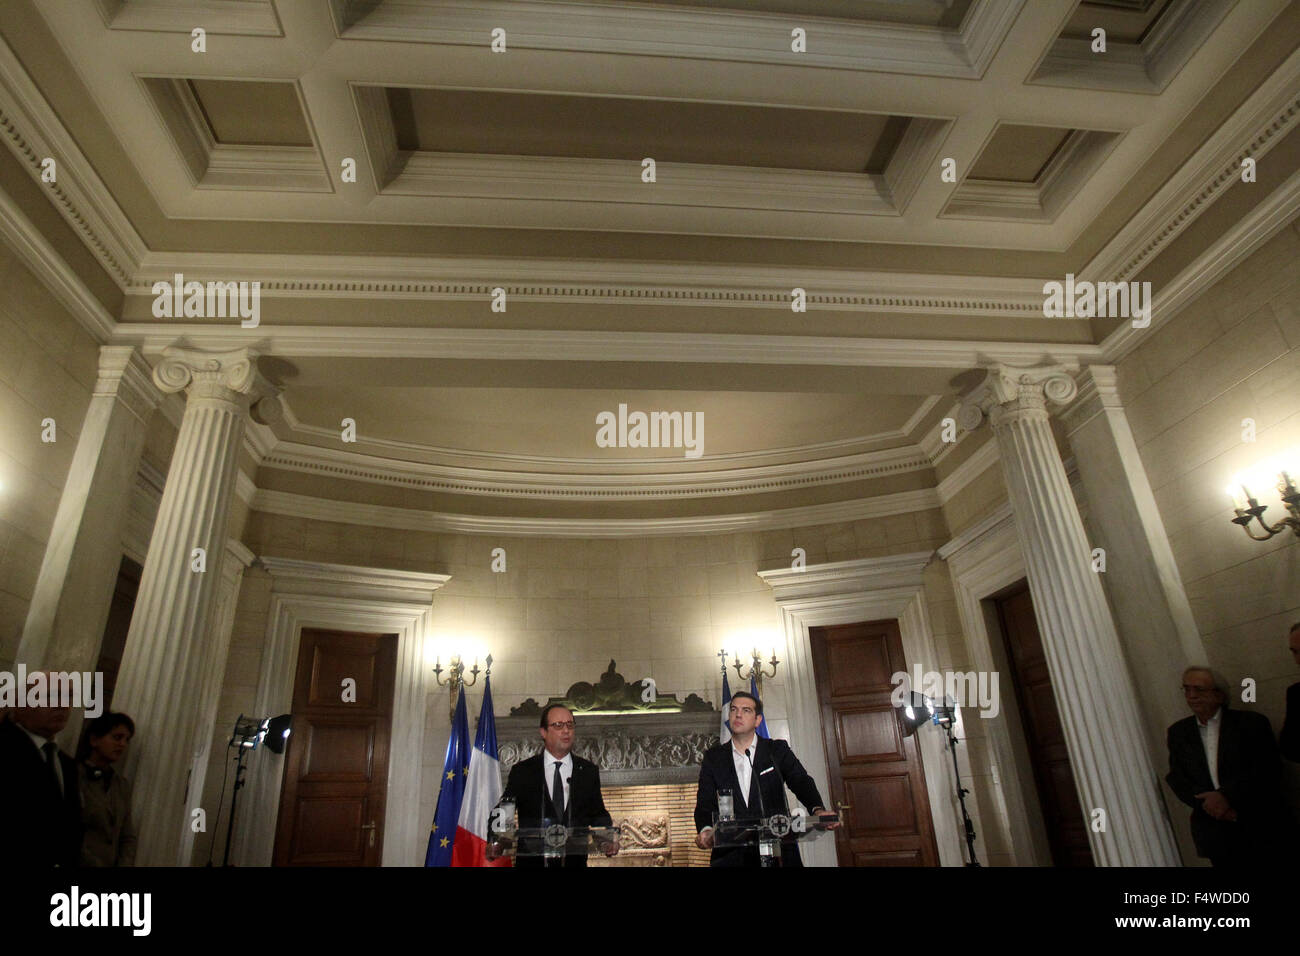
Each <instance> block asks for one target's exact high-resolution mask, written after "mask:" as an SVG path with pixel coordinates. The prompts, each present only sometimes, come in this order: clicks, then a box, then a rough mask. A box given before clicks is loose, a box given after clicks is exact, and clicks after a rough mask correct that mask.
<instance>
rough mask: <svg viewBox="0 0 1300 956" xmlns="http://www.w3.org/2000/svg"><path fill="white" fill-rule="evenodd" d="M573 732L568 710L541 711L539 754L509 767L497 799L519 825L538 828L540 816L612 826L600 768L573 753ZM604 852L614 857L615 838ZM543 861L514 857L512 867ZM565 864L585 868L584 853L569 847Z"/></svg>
mask: <svg viewBox="0 0 1300 956" xmlns="http://www.w3.org/2000/svg"><path fill="white" fill-rule="evenodd" d="M575 732H576V728H575V725H574V719H573V712H572V711H570V710H569V708H567V707H564V706H562V705H560V704H550V705H549V706H547V707H545V708H544V709H543V710H542V720H541V735H542V752H541V753H539V754H536V755H534V756H532V757H529V758H528V759H527V760H521V761H519V763H517V764H515V765H514V766H513V767H511V768H510V776H509V778H507V780H506V786H505V791H504V793H503V794H502V796H501V800H502V801H513V802H514V804H515V809H516V810H517V812H518V814H519V827H520V828H521V829H531V828H534V827H540V826H542V825H543V820H545V821H546V822H547V823H564V824H566V825H568V826H571V827H582V826H585V827H608V826H611V825H612V824H613V822H614V821H613V820H612V819H611V818H610V815H609V811H608V810H606V809H605V801H604V799H603V798H602V797H601V795H600V768H599V767H597V766H596V765H595V764H594V763H592V762H591V761H590V760H583V759H582V758H581V757H579V756H578V755H577V754H575V753H573V752H572V750H573V740H574V735H575ZM490 826H491V825H490V824H489V827H490ZM491 846H492V844H489V847H491ZM604 851H605V855H606V856H613V855H614V854H615V853H617V852H618V842H617V841H612V842H608V843H606V844H605V847H604ZM490 855H491V854H490ZM543 865H544V861H543V859H542V858H541V857H540V856H534V855H519V856H516V857H515V866H524V867H528V866H543ZM564 865H565V867H584V866H586V865H587V854H586V853H574V852H573V851H569V853H568V854H567V855H566V856H565V858H564Z"/></svg>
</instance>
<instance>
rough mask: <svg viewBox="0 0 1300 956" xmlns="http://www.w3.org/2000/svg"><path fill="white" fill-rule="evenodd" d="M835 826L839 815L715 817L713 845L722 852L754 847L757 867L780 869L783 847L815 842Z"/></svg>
mask: <svg viewBox="0 0 1300 956" xmlns="http://www.w3.org/2000/svg"><path fill="white" fill-rule="evenodd" d="M838 822H839V814H838V813H820V814H818V815H817V816H816V817H810V816H808V815H807V814H804V813H795V814H789V813H781V812H778V813H772V814H769V815H768V816H766V817H746V818H744V819H740V820H737V819H734V818H728V819H722V818H720V817H719V816H718V814H716V813H715V814H714V815H713V845H714V846H715V847H717V848H719V849H722V850H731V849H749V848H751V847H756V848H757V849H758V858H759V863H760V865H762V866H781V851H782V849H783V848H784V847H786V846H797V845H798V844H799V843H802V842H804V841H805V840H814V839H816V838H817V837H819V836H821V835H822V834H823V833H826V832H827V831H828V829H829V828H830V825H831V824H834V823H838Z"/></svg>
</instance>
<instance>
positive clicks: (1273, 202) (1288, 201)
mask: <svg viewBox="0 0 1300 956" xmlns="http://www.w3.org/2000/svg"><path fill="white" fill-rule="evenodd" d="M1297 215H1300V172H1297V173H1293V174H1292V175H1291V178H1289V179H1288V180H1287V181H1286V182H1285V183H1283V184H1282V185H1281V186H1279V187H1278V188H1277V189H1275V190H1273V192H1272V193H1270V194H1269V196H1268V198H1267V199H1265V200H1264V201H1263V202H1261V203H1260V204H1259V205H1257V206H1256V207H1255V208H1254V209H1252V210H1251V211H1250V212H1249V213H1247V214H1246V215H1245V216H1243V217H1242V218H1241V219H1240V220H1238V221H1237V222H1236V223H1234V224H1233V226H1232V227H1231V228H1230V229H1228V231H1227V232H1225V233H1223V235H1221V236H1220V237H1219V238H1218V239H1216V240H1215V242H1214V244H1213V245H1211V246H1210V248H1208V249H1206V250H1205V251H1204V252H1202V253H1201V254H1200V255H1199V256H1197V257H1196V259H1195V260H1194V261H1193V262H1192V263H1191V264H1190V265H1188V266H1187V268H1185V269H1183V271H1182V272H1180V273H1178V275H1177V276H1175V277H1174V279H1173V280H1172V281H1170V282H1169V283H1168V284H1167V285H1165V286H1164V287H1163V288H1161V289H1159V290H1153V295H1152V304H1151V324H1150V325H1149V326H1148V327H1147V328H1143V329H1135V328H1133V323H1132V322H1127V321H1126V322H1121V323H1120V324H1119V327H1118V328H1116V329H1115V331H1113V332H1112V333H1111V334H1110V335H1108V336H1106V338H1105V340H1103V341H1102V343H1101V349H1102V353H1103V355H1104V356H1105V363H1106V364H1109V365H1113V364H1115V363H1116V362H1118V361H1119V360H1120V359H1122V358H1123V357H1124V356H1126V355H1128V354H1129V353H1130V352H1132V351H1133V350H1134V349H1135V348H1137V347H1138V346H1139V345H1141V344H1142V341H1143V339H1144V337H1146V336H1149V335H1150V334H1151V333H1152V332H1154V331H1155V330H1156V329H1158V328H1160V327H1162V326H1164V325H1165V324H1166V323H1168V322H1171V321H1173V319H1174V318H1176V317H1177V315H1178V313H1179V312H1181V311H1182V310H1183V309H1184V308H1185V307H1186V306H1187V305H1189V304H1190V303H1192V302H1194V301H1195V300H1196V298H1197V297H1198V296H1199V295H1200V294H1201V293H1202V292H1204V291H1205V290H1206V289H1208V288H1209V287H1210V286H1212V285H1213V284H1214V283H1215V282H1218V281H1219V279H1221V278H1222V277H1223V276H1224V275H1226V274H1227V273H1228V271H1229V270H1230V269H1232V267H1233V266H1235V265H1237V264H1238V263H1239V262H1241V261H1242V260H1244V259H1245V258H1246V257H1247V256H1249V255H1250V254H1251V253H1252V252H1254V251H1255V250H1256V249H1258V248H1259V247H1260V246H1262V245H1263V244H1264V243H1265V242H1267V241H1268V240H1269V239H1271V238H1272V237H1273V236H1274V235H1276V234H1277V233H1278V231H1279V230H1281V229H1283V228H1285V226H1286V225H1287V223H1289V222H1291V221H1292V220H1293V219H1295V218H1296V216H1297Z"/></svg>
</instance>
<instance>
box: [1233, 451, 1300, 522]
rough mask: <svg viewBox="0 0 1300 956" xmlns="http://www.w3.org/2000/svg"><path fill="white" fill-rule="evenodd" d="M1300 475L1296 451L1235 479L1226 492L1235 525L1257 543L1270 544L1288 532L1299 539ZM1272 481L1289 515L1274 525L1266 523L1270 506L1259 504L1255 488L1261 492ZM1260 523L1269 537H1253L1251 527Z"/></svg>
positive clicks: (1235, 476) (1299, 455)
mask: <svg viewBox="0 0 1300 956" xmlns="http://www.w3.org/2000/svg"><path fill="white" fill-rule="evenodd" d="M1274 469H1276V479H1271V478H1270V475H1269V473H1270V472H1272V471H1273V470H1274ZM1296 475H1300V449H1294V450H1292V451H1291V452H1289V453H1288V454H1286V455H1282V456H1278V458H1275V459H1272V460H1271V461H1270V462H1265V463H1263V464H1261V465H1259V466H1257V467H1255V468H1253V469H1251V470H1250V471H1248V472H1240V473H1238V474H1236V475H1234V476H1233V478H1232V484H1230V485H1229V486H1228V488H1227V492H1228V496H1229V497H1231V498H1232V510H1233V511H1234V512H1236V516H1235V517H1234V518H1233V519H1232V523H1233V524H1239V525H1241V527H1242V528H1243V529H1244V530H1245V532H1246V534H1247V535H1249V536H1250V537H1251V538H1254V539H1255V540H1256V541H1267V540H1268V539H1269V538H1271V537H1273V536H1274V535H1276V534H1281V533H1282V532H1283V531H1285V530H1286V529H1287V528H1290V529H1291V530H1292V531H1294V532H1295V534H1296V537H1298V538H1300V490H1297V489H1296V484H1295V476H1296ZM1270 480H1276V482H1277V490H1278V493H1279V494H1281V496H1282V503H1283V505H1285V506H1286V510H1287V511H1289V512H1290V514H1289V515H1285V516H1283V518H1282V520H1281V521H1279V522H1278V523H1277V524H1275V525H1270V524H1269V523H1268V522H1267V521H1265V520H1264V512H1265V511H1267V510H1268V506H1267V505H1261V504H1260V503H1259V501H1257V500H1256V498H1255V494H1254V492H1253V491H1252V490H1251V489H1252V487H1253V488H1254V489H1255V491H1258V490H1259V488H1260V487H1261V486H1264V485H1267V484H1268V482H1269V481H1270ZM1256 520H1257V521H1259V525H1260V527H1261V528H1263V529H1264V531H1265V532H1266V534H1265V535H1264V536H1263V537H1261V536H1259V535H1257V534H1252V533H1251V530H1250V523H1251V522H1252V521H1256Z"/></svg>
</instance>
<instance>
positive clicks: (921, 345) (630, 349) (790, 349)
mask: <svg viewBox="0 0 1300 956" xmlns="http://www.w3.org/2000/svg"><path fill="white" fill-rule="evenodd" d="M115 339H116V341H117V343H118V344H138V345H140V347H141V348H142V350H143V351H144V354H145V355H147V356H159V355H161V354H162V353H163V350H164V349H166V348H167V347H169V346H172V345H175V344H177V342H178V341H181V340H183V341H184V342H185V344H186V345H187V347H189V348H197V349H207V350H210V351H226V350H229V349H236V348H246V347H247V348H254V349H256V350H257V351H258V352H259V353H261V354H263V355H279V356H286V357H288V356H299V357H308V356H343V357H346V358H417V359H418V358H461V359H490V360H498V361H510V360H519V361H552V362H644V363H659V362H669V363H677V362H691V363H694V362H720V363H739V364H757V365H812V366H818V365H829V366H844V367H851V368H898V367H903V368H953V369H970V368H976V367H979V366H982V365H985V364H991V363H998V362H1000V363H1003V364H1007V365H1039V364H1059V365H1063V366H1065V367H1066V368H1067V369H1070V370H1074V369H1077V368H1078V367H1079V366H1080V365H1083V364H1092V363H1094V362H1098V361H1101V360H1102V353H1101V349H1100V347H1099V346H1096V345H1085V344H1075V343H1047V342H957V341H944V340H935V341H924V340H920V339H868V338H832V337H827V336H811V335H808V336H799V335H704V334H694V333H685V332H681V333H653V332H594V331H578V332H574V331H567V330H566V331H543V330H537V329H517V330H516V329H414V328H364V327H362V328H357V327H329V328H321V327H316V326H279V327H277V326H273V325H269V324H268V325H261V326H259V327H258V328H256V329H241V328H238V327H237V326H236V327H234V328H231V327H229V326H217V325H200V324H194V323H166V322H140V323H128V322H123V323H119V324H118V326H117V333H116V336H115Z"/></svg>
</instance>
